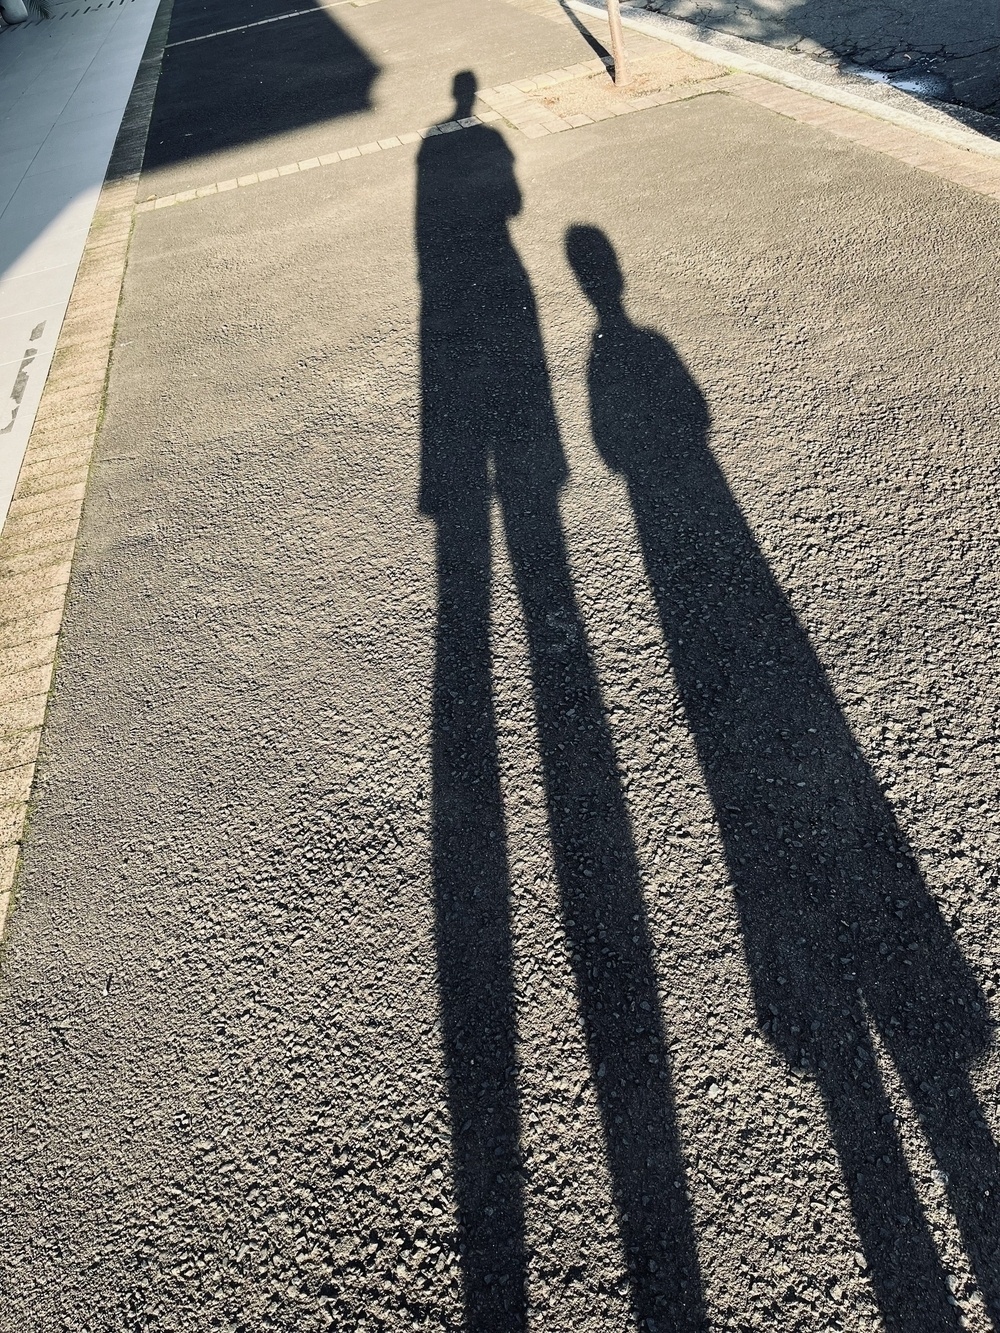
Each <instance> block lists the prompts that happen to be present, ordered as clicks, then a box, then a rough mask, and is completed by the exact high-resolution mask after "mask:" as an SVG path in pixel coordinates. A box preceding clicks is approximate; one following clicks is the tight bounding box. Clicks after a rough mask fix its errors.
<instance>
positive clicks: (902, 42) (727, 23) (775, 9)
mask: <svg viewBox="0 0 1000 1333" xmlns="http://www.w3.org/2000/svg"><path fill="white" fill-rule="evenodd" d="M640 7H643V8H648V9H654V10H657V11H659V12H660V13H663V14H669V15H671V16H672V17H673V18H679V19H685V20H686V21H687V22H689V23H694V24H696V25H699V26H704V27H707V28H716V29H718V30H719V31H721V32H729V33H734V34H735V35H736V36H737V37H746V38H748V39H749V40H750V41H755V42H766V43H767V44H768V45H769V46H774V47H778V48H780V49H782V50H794V51H800V52H802V53H803V54H805V55H815V56H820V57H822V56H829V55H834V56H839V57H841V58H842V59H844V60H846V61H849V62H850V63H851V64H857V65H861V66H866V67H868V68H869V69H873V70H882V71H886V72H888V73H891V74H894V75H897V76H899V75H906V76H908V77H909V78H910V79H913V78H914V77H918V78H920V79H922V81H923V83H924V86H926V87H927V88H928V89H929V90H932V93H931V95H933V96H935V97H939V98H943V99H944V100H946V101H955V102H958V103H961V104H963V105H966V106H971V107H975V108H976V109H977V110H980V111H991V112H992V113H993V114H1000V7H998V6H997V5H995V4H980V3H976V2H975V0H926V2H925V3H923V4H912V3H911V4H898V5H891V4H858V3H846V4H845V3H843V0H646V4H645V5H643V6H640ZM929 76H934V81H933V83H932V82H931V80H930V78H929Z"/></svg>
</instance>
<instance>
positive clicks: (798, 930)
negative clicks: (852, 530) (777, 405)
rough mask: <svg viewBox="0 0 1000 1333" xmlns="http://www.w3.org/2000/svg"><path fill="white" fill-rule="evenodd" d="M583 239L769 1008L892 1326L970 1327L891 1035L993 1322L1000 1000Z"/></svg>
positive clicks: (598, 353)
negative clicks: (914, 1170)
mask: <svg viewBox="0 0 1000 1333" xmlns="http://www.w3.org/2000/svg"><path fill="white" fill-rule="evenodd" d="M566 242H567V255H568V258H569V261H570V264H571V267H572V268H573V270H574V272H575V273H576V276H577V278H578V280H579V282H580V285H581V287H582V289H583V291H584V293H585V294H586V295H587V297H588V298H589V299H590V301H591V302H592V304H593V306H594V308H595V310H596V313H597V318H598V327H597V329H596V330H595V335H594V338H593V340H592V343H591V354H590V359H589V365H588V388H589V394H590V404H591V424H592V430H593V436H594V441H595V444H596V446H597V448H598V450H599V452H600V453H601V456H602V457H603V459H604V461H605V462H606V463H607V465H608V466H609V467H610V468H611V469H613V470H614V471H616V472H619V473H620V474H621V475H622V476H623V477H624V478H625V480H626V483H627V486H628V491H629V496H630V500H631V504H632V508H633V512H634V515H635V519H636V525H637V530H638V533H639V538H640V543H641V546H642V551H643V556H644V560H645V564H646V569H647V573H648V576H649V580H650V584H651V586H652V587H653V589H654V595H655V598H656V603H657V608H658V612H659V617H660V622H661V627H662V631H663V634H664V639H665V642H666V644H667V647H668V650H669V652H670V657H671V662H672V667H673V671H674V675H675V679H676V683H677V688H678V691H679V693H680V696H681V699H682V702H683V706H684V708H685V711H686V714H687V718H688V722H689V725H690V728H691V732H692V735H693V738H694V741H695V744H696V747H697V751H698V755H699V759H700V763H701V767H702V771H703V773H704V777H705V782H706V786H707V789H708V791H709V794H710V796H711V799H712V801H713V804H714V807H715V811H716V816H717V819H718V823H719V828H720V832H721V835H722V840H723V845H724V849H725V853H726V857H727V861H728V864H729V869H730V874H731V877H732V882H733V885H734V890H735V894H736V903H737V909H738V915H739V919H740V923H741V927H742V931H743V935H744V941H745V946H746V957H747V962H748V965H749V970H750V975H751V980H752V985H753V991H754V997H755V1002H756V1009H757V1015H758V1021H759V1022H760V1025H761V1027H762V1029H763V1030H764V1032H765V1034H766V1035H767V1037H768V1039H769V1040H770V1041H771V1043H772V1044H773V1045H775V1046H776V1047H777V1049H778V1050H779V1051H780V1052H781V1053H782V1054H783V1055H784V1056H785V1058H786V1059H787V1060H788V1061H789V1063H790V1064H792V1065H794V1066H796V1067H799V1068H801V1069H805V1070H808V1071H809V1073H810V1074H811V1076H812V1077H813V1078H814V1080H815V1081H816V1083H817V1085H818V1087H819V1090H820V1092H821V1094H822V1097H823V1100H824V1103H825V1106H826V1109H827V1114H828V1117H829V1120H830V1125H831V1130H832V1134H833V1139H834V1144H835V1147H836V1150H837V1153H838V1156H839V1158H840V1162H841V1165H842V1168H843V1174H844V1178H845V1181H846V1182H847V1186H848V1191H849V1194H850V1198H851V1203H852V1208H853V1212H854V1216H855V1220H856V1223H857V1225H858V1231H859V1235H860V1238H861V1242H862V1246H863V1248H864V1251H865V1255H866V1258H867V1260H868V1264H869V1270H870V1273H871V1279H872V1285H873V1288H874V1290H875V1294H876V1298H877V1300H878V1303H879V1306H880V1308H881V1311H882V1314H883V1317H884V1319H885V1321H886V1326H887V1327H888V1328H889V1329H891V1330H893V1333H904V1331H905V1333H913V1331H914V1330H927V1333H931V1331H932V1330H934V1331H935V1333H936V1331H937V1330H942V1329H947V1328H958V1327H959V1313H960V1312H959V1311H958V1309H957V1306H956V1304H955V1303H954V1301H953V1298H952V1297H951V1293H950V1291H949V1289H948V1287H947V1283H946V1275H945V1273H944V1270H943V1267H942V1264H941V1260H940V1257H939V1256H938V1253H937V1250H936V1248H935V1245H934V1241H933V1237H932V1236H931V1234H930V1231H929V1228H928V1225H927V1221H926V1218H925V1217H924V1215H923V1212H922V1209H921V1205H920V1203H919V1200H918V1198H917V1195H916V1192H915V1189H914V1185H913V1181H912V1179H911V1177H910V1173H909V1170H908V1166H907V1163H906V1159H905V1156H904V1153H903V1148H902V1144H901V1141H900V1138H899V1135H898V1133H897V1131H896V1129H895V1124H894V1117H893V1113H892V1108H891V1106H890V1104H889V1100H888V1097H887V1094H886V1091H885V1088H884V1087H883V1084H882V1081H881V1078H880V1075H879V1071H878V1065H877V1060H876V1053H875V1050H874V1047H873V1041H872V1032H871V1029H872V1028H874V1029H875V1030H876V1031H877V1032H878V1033H879V1036H880V1038H881V1041H882V1043H883V1046H884V1049H885V1050H886V1052H887V1053H888V1056H889V1058H890V1059H891V1060H892V1062H893V1064H894V1066H895V1068H896V1070H897V1071H898V1073H899V1074H900V1076H901V1078H902V1080H903V1083H904V1085H905V1087H906V1091H907V1095H908V1097H909V1099H910V1101H911V1102H912V1104H913V1106H914V1107H915V1109H916V1110H917V1111H918V1112H919V1113H920V1115H921V1119H922V1122H923V1125H924V1130H925V1133H926V1135H927V1138H928V1141H929V1143H930V1146H931V1149H932V1151H933V1153H934V1155H935V1157H936V1158H937V1161H938V1162H939V1164H940V1165H941V1166H942V1167H943V1168H944V1170H945V1172H946V1173H947V1176H948V1190H949V1198H950V1202H951V1205H952V1209H953V1211H954V1215H955V1217H956V1220H957V1222H958V1225H959V1229H960V1232H961V1234H962V1237H963V1240H964V1243H965V1245H966V1248H967V1251H968V1254H969V1258H970V1260H971V1264H972V1268H973V1272H974V1274H975V1278H976V1280H977V1283H978V1285H979V1287H980V1290H981V1293H982V1295H983V1296H984V1298H985V1299H986V1302H987V1305H988V1307H989V1310H990V1314H991V1318H992V1321H993V1326H994V1327H995V1328H996V1327H998V1326H1000V1274H998V1262H997V1243H998V1237H1000V1230H998V1227H997V1223H998V1208H997V1198H998V1194H1000V1164H998V1158H997V1151H996V1146H995V1144H994V1143H993V1140H992V1138H991V1136H990V1133H989V1130H988V1127H987V1125H986V1122H985V1120H984V1119H983V1117H982V1114H981V1112H980V1109H979V1107H978V1105H977V1103H976V1098H975V1096H974V1094H973V1091H972V1088H971V1085H970V1082H969V1079H968V1075H967V1073H966V1066H967V1064H968V1063H969V1062H970V1061H971V1060H973V1059H974V1058H976V1057H977V1056H979V1055H981V1054H983V1053H984V1052H985V1051H986V1050H987V1049H988V1048H989V1047H990V1045H991V1044H992V1039H993V1033H992V1028H991V1026H990V1023H989V1020H988V1017H987V1009H986V1004H985V999H984V997H983V995H982V994H981V992H980V990H979V988H978V986H977V984H976V982H975V980H974V978H973V976H972V974H971V972H970V970H969V968H968V966H967V964H966V963H965V961H964V959H963V958H962V957H961V954H960V953H959V951H958V948H957V946H956V944H955V942H954V939H953V937H952V936H951V934H950V932H949V931H948V929H947V926H946V925H945V923H944V921H943V920H942V918H941V916H940V912H939V911H938V908H937V906H936V904H935V902H934V899H933V897H932V895H931V894H930V892H929V891H928V889H927V887H926V885H925V884H924V883H923V881H922V879H921V876H920V874H919V870H918V868H917V865H916V861H915V859H914V857H913V854H912V851H911V850H910V849H909V847H908V846H907V845H906V841H905V838H904V837H903V834H902V832H901V830H900V829H899V827H898V825H897V823H896V820H895V817H894V815H893V813H892V811H891V809H890V808H889V806H888V804H887V803H886V801H885V798H884V797H883V795H882V793H881V791H880V789H879V787H878V784H877V782H876V781H875V778H874V776H873V775H872V773H871V772H870V771H869V769H868V767H867V765H866V764H865V762H864V760H863V759H862V757H861V754H860V750H859V748H858V746H857V743H856V740H855V738H854V736H853V735H852V733H851V730H850V727H849V725H848V723H847V721H846V719H845V718H844V716H843V714H842V712H841V710H840V708H839V705H838V703H837V700H836V698H835V695H834V693H833V690H832V688H831V686H830V684H829V682H828V680H827V677H826V674H825V671H824V669H823V667H822V665H821V664H820V662H819V660H818V659H817V658H816V656H815V653H814V651H813V649H812V647H811V645H810V644H809V641H808V638H807V636H806V634H805V633H804V631H803V630H802V628H801V626H800V624H799V622H798V620H797V618H796V616H795V613H794V611H793V610H792V608H791V606H790V605H789V604H788V602H787V599H786V598H785V597H784V595H783V593H782V592H781V590H780V588H779V586H778V584H777V582H776V580H775V579H774V577H773V575H772V574H771V572H770V569H769V567H768V565H767V561H766V558H765V557H764V555H763V553H762V552H761V551H760V549H759V548H758V546H757V544H756V542H755V539H754V537H753V534H752V532H751V530H750V528H749V526H748V524H747V523H746V521H745V519H744V518H743V516H742V514H741V512H740V509H739V506H738V503H737V501H736V499H735V497H734V496H733V495H732V493H731V491H730V490H729V487H728V484H727V482H726V480H725V477H724V475H723V473H722V471H721V469H720V468H719V467H718V465H717V464H716V462H715V460H714V457H713V455H712V453H711V450H710V449H709V447H708V435H709V426H710V417H709V413H708V409H707V405H706V404H705V402H704V399H703V397H702V395H701V393H700V391H699V390H698V388H697V386H696V384H695V383H694V381H693V379H692V378H691V376H690V374H689V373H688V372H687V370H686V368H685V367H684V366H683V363H682V362H681V360H680V358H679V357H678V356H677V354H676V352H675V351H674V350H673V348H672V347H671V346H670V345H669V343H668V342H667V340H666V339H664V338H662V337H661V336H660V335H659V334H658V333H656V332H654V331H653V330H649V329H641V328H637V327H636V326H634V325H633V324H632V323H631V322H630V320H629V318H628V315H627V314H626V312H625V311H624V309H623V306H622V296H623V291H624V279H623V276H622V273H621V270H620V267H619V264H618V260H617V256H616V255H615V252H614V249H613V247H612V246H611V244H610V242H609V241H608V239H607V237H606V236H604V234H603V233H602V232H600V231H598V230H597V229H595V228H591V227H583V226H576V227H573V228H571V229H570V230H569V231H568V233H567V238H566ZM598 335H600V336H599V337H598ZM869 1025H870V1026H869ZM901 1235H902V1239H903V1245H902V1249H903V1250H904V1253H903V1254H902V1255H900V1254H899V1244H898V1242H899V1241H900V1236H901Z"/></svg>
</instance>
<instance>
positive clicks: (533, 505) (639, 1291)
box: [501, 487, 706, 1329]
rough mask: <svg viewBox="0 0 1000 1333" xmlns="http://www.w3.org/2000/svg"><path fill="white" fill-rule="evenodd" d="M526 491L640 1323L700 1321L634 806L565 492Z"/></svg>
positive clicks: (524, 565) (578, 956)
mask: <svg viewBox="0 0 1000 1333" xmlns="http://www.w3.org/2000/svg"><path fill="white" fill-rule="evenodd" d="M526 491H527V488H526V487H525V488H523V489H522V490H521V493H520V494H517V495H510V494H507V495H504V494H503V488H501V496H502V501H503V508H504V521H505V525H506V533H507V542H508V546H509V549H510V554H511V560H512V563H513V566H514V572H515V578H516V581H517V587H518V592H519V595H520V599H521V603H522V606H523V608H524V615H525V620H526V622H527V632H528V642H529V649H530V655H531V670H532V679H533V687H534V695H535V708H536V714H537V725H538V732H539V739H540V744H541V748H542V756H543V770H544V776H545V788H546V800H547V803H548V816H549V824H550V829H551V835H552V841H553V849H554V854H555V861H556V869H557V874H558V879H559V890H560V896H561V902H562V909H563V913H564V917H565V924H566V930H567V933H568V936H569V940H570V943H571V946H572V949H573V967H574V970H575V976H576V986H577V994H578V997H579V1004H580V1008H581V1012H582V1015H583V1019H584V1024H585V1030H586V1039H587V1044H588V1052H589V1057H590V1065H591V1072H592V1074H593V1078H594V1083H595V1087H596V1089H597V1095H598V1100H599V1104H600V1110H601V1117H602V1121H603V1127H604V1133H605V1138H606V1142H607V1153H608V1162H609V1166H610V1169H611V1176H612V1182H613V1188H614V1192H615V1203H616V1206H617V1210H618V1216H619V1224H620V1229H621V1235H622V1239H623V1242H624V1246H625V1251H626V1256H627V1262H628V1269H629V1280H630V1283H631V1287H632V1299H633V1303H634V1309H635V1314H636V1317H637V1319H638V1321H639V1324H640V1327H643V1328H646V1327H649V1328H653V1327H656V1326H657V1325H659V1326H661V1327H669V1328H671V1329H692V1328H704V1327H706V1321H705V1313H704V1306H703V1301H702V1295H701V1287H700V1279H699V1273H698V1263H697V1256H696V1251H695V1244H694V1236H693V1229H692V1224H691V1216H690V1209H689V1205H688V1200H687V1194H686V1190H685V1184H684V1170H683V1163H682V1158H681V1152H680V1147H679V1143H678V1137H677V1123H676V1114H675V1110H674V1102H673V1092H672V1086H671V1078H670V1066H669V1057H668V1052H667V1046H666V1042H665V1040H664V1032H663V1024H662V1021H661V1018H660V1012H659V999H658V994H657V984H656V972H655V968H654V963H653V949H652V941H651V938H650V931H649V925H648V922H647V919H646V913H645V907H644V904H643V900H642V892H641V885H640V879H639V868H638V863H637V858H636V852H635V847H634V844H633V838H632V832H631V827H630V823H629V817H628V812H627V810H626V806H625V798H624V794H623V792H622V789H621V783H620V780H619V777H618V772H617V766H616V763H615V755H614V749H613V745H612V740H611V735H610V731H609V729H608V725H607V721H606V719H605V716H604V711H603V708H602V705H601V698H600V692H599V687H598V682H597V677H596V673H595V670H594V665H593V662H592V660H591V655H590V650H589V647H588V645H587V642H586V637H585V631H584V626H583V622H582V619H581V616H580V612H579V609H578V607H577V604H576V598H575V596H574V593H573V589H572V584H571V578H570V570H569V563H568V560H567V555H566V549H565V543H564V539H563V534H562V530H561V526H560V518H559V511H558V508H557V505H556V501H555V496H554V494H553V495H551V496H549V495H542V496H539V495H538V494H537V492H536V493H535V494H533V495H532V494H530V493H528V494H526V493H525V492H526ZM644 1320H648V1321H650V1322H649V1323H648V1324H645V1323H643V1321H644ZM664 1321H665V1322H664Z"/></svg>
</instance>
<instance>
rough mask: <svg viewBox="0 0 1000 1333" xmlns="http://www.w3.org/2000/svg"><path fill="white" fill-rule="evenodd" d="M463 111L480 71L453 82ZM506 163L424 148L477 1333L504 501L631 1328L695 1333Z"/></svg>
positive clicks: (487, 1310)
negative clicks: (495, 539)
mask: <svg viewBox="0 0 1000 1333" xmlns="http://www.w3.org/2000/svg"><path fill="white" fill-rule="evenodd" d="M454 91H455V98H456V103H457V105H456V108H455V111H454V112H453V117H454V118H455V119H461V118H463V117H465V116H467V115H469V114H470V112H471V108H472V99H473V97H474V94H475V80H474V78H473V77H472V75H471V74H468V73H465V74H461V75H459V76H458V77H457V78H456V80H455V88H454ZM513 161H514V159H513V155H512V154H511V152H510V149H509V148H508V147H507V144H506V143H505V141H504V139H503V138H502V136H501V135H500V134H498V133H497V132H496V131H495V130H493V129H490V128H488V127H485V126H479V127H476V128H473V129H471V130H470V131H469V132H468V133H467V134H463V135H461V136H458V135H454V136H441V137H434V138H429V139H427V140H425V141H424V143H423V145H422V147H421V149H420V154H419V158H418V186H417V218H416V245H417V253H418V265H419V276H420V285H421V314H420V336H421V389H422V403H421V433H422V454H421V485H420V509H421V511H422V512H423V513H426V514H428V515H430V516H431V517H432V518H433V520H434V522H435V525H436V528H437V569H438V625H437V633H436V660H435V674H434V686H433V730H434V737H433V757H432V770H433V778H432V787H433V795H432V800H433V814H432V821H433V826H432V847H433V850H432V860H433V878H434V885H435V914H436V927H435V929H436V943H437V951H438V979H439V985H440V993H441V1010H442V1025H443V1030H444V1046H445V1059H446V1065H447V1069H448V1078H449V1099H450V1113H451V1119H452V1132H453V1168H454V1179H455V1193H456V1204H457V1210H458V1214H459V1229H460V1240H461V1244H460V1249H461V1253H462V1266H463V1280H464V1289H465V1302H466V1325H467V1327H469V1328H470V1329H475V1330H480V1329H497V1330H514V1329H520V1328H523V1326H524V1322H525V1317H526V1299H527V1296H526V1281H527V1268H526V1254H525V1238H524V1197H523V1184H522V1181H523V1174H522V1167H521V1160H520V1125H519V1111H518V1094H517V1087H516V1075H517V1069H516V1048H515V1035H516V1034H515V1021H516V1015H515V1007H514V986H513V977H512V949H511V923H510V910H511V909H510V875H511V871H510V866H509V863H508V858H507V851H506V822H505V812H504V808H503V799H502V793H501V790H500V779H499V766H498V759H497V735H496V718H495V716H494V713H493V703H492V691H491V686H490V671H491V661H490V656H491V655H490V638H489V603H490V586H491V579H492V574H491V559H492V556H491V551H490V508H491V504H492V502H493V500H494V498H496V500H498V502H499V508H500V511H501V521H502V525H503V530H504V534H505V537H506V543H507V547H508V551H509V555H510V560H511V565H512V567H513V570H514V578H515V585H516V589H517V594H518V599H519V602H520V606H521V610H522V613H523V616H524V621H525V625H526V628H527V635H528V645H529V658H530V671H531V686H532V693H533V702H534V712H535V720H536V727H537V733H538V737H539V748H540V751H541V758H542V767H543V774H544V786H545V798H546V807H547V814H548V824H549V832H550V837H551V842H552V847H553V852H554V860H555V865H556V872H557V878H558V884H559V895H560V902H561V907H562V912H563V918H564V924H565V928H566V932H567V935H568V937H569V940H570V943H571V945H572V952H573V965H574V972H575V979H576V990H577V999H578V1003H579V1006H580V1010H581V1013H582V1017H583V1020H584V1029H585V1036H586V1042H587V1047H588V1058H589V1061H590V1066H591V1074H592V1078H593V1083H594V1087H595V1089H596V1090H597V1097H598V1103H599V1108H600V1114H601V1120H602V1125H603V1129H604V1136H605V1144H606V1153H607V1159H608V1164H609V1168H610V1174H611V1178H612V1187H613V1193H614V1199H615V1204H616V1207H617V1212H618V1224H619V1230H620V1233H621V1236H622V1240H623V1248H624V1250H625V1254H626V1260H627V1266H628V1272H629V1281H630V1287H631V1297H632V1305H633V1308H634V1312H635V1315H636V1317H637V1319H638V1321H639V1323H640V1326H641V1327H644V1328H646V1329H650V1330H652V1329H654V1328H656V1327H657V1326H658V1325H659V1327H664V1326H668V1327H671V1328H674V1329H682V1328H688V1329H704V1328H705V1327H706V1322H705V1313H704V1303H703V1299H702V1294H701V1284H700V1277H699V1273H698V1262H697V1253H696V1247H695V1243H694V1235H693V1227H692V1222H691V1216H690V1209H689V1203H688V1197H687V1192H686V1189H685V1186H684V1175H685V1173H684V1167H683V1160H682V1155H681V1152H680V1146H679V1142H678V1134H677V1125H676V1116H675V1111H674V1105H673V1098H672V1088H671V1079H670V1070H669V1051H668V1047H667V1043H666V1041H665V1037H664V1031H663V1024H662V1021H661V1017H660V1012H659V998H658V994H657V985H656V975H655V968H654V964H653V953H652V945H651V939H650V932H649V926H648V922H647V920H646V915H645V909H644V905H643V900H642V893H641V883H640V877H639V870H638V864H637V858H636V852H635V848H634V845H633V841H632V833H631V828H630V825H629V818H628V812H627V808H626V803H625V799H624V794H623V792H622V790H621V785H620V781H619V779H618V774H617V766H616V763H615V756H614V751H613V746H612V741H611V736H610V731H609V728H608V724H607V720H606V718H605V716H604V712H603V707H602V703H601V695H600V689H599V685H598V681H597V677H596V672H595V669H594V664H593V661H592V657H591V653H590V649H589V647H588V644H587V639H586V633H585V629H584V625H583V620H582V616H581V614H580V611H579V608H578V606H577V603H576V598H575V594H574V591H573V586H572V579H571V575H570V570H569V562H568V558H567V554H566V549H565V542H564V537H563V533H562V530H561V525H560V517H559V509H558V493H559V490H560V488H561V486H562V484H563V481H564V479H565V476H566V464H565V459H564V457H563V453H562V446H561V442H560V439H559V432H558V427H557V423H556V419H555V412H554V408H553V405H552V400H551V390H550V385H549V375H548V368H547V365H546V360H545V354H544V350H543V347H542V342H541V335H540V331H539V327H538V319H537V313H536V309H535V301H534V295H533V293H532V290H531V286H530V283H529V280H528V277H527V274H526V273H525V271H524V268H523V266H522V264H521V261H520V259H519V257H518V255H517V252H516V251H515V249H514V246H513V244H512V242H511V239H510V235H509V230H508V223H509V219H510V218H511V217H512V216H514V215H515V214H516V213H517V212H518V211H519V210H520V207H521V196H520V191H519V189H518V185H517V182H516V179H515V177H514V172H513Z"/></svg>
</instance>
